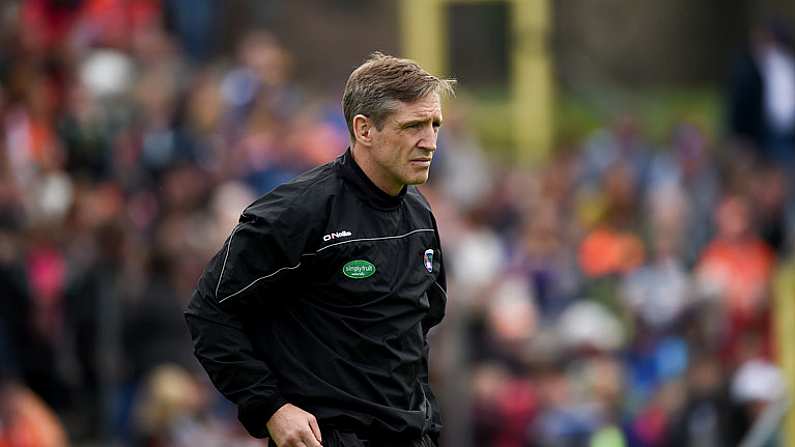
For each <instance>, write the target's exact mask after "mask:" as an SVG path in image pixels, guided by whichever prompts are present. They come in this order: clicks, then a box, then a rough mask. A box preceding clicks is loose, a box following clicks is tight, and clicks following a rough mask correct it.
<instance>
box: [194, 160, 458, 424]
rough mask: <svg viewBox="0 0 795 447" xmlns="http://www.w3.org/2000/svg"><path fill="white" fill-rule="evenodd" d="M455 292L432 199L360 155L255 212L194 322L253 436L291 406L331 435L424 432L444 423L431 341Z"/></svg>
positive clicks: (270, 198)
mask: <svg viewBox="0 0 795 447" xmlns="http://www.w3.org/2000/svg"><path fill="white" fill-rule="evenodd" d="M445 290H446V282H445V273H444V268H443V265H442V253H441V250H440V243H439V236H438V231H437V227H436V222H435V220H434V217H433V215H432V214H431V209H430V207H429V205H428V202H427V201H426V200H425V198H424V197H423V196H422V195H421V194H420V193H419V191H417V189H416V188H414V187H411V186H410V187H407V188H404V190H403V191H402V192H401V194H400V195H399V196H397V197H392V196H389V195H388V194H386V193H384V192H383V191H381V190H380V189H378V188H377V187H376V186H375V185H374V184H373V183H372V182H371V181H370V180H369V178H367V176H366V175H365V174H364V172H363V171H362V170H361V168H359V167H358V166H357V165H356V164H355V162H354V161H353V157H352V156H351V153H350V150H349V151H347V152H346V153H345V154H344V155H342V156H340V157H339V158H338V159H337V160H335V161H334V162H332V163H328V164H326V165H323V166H319V167H317V168H315V169H313V170H311V171H308V172H306V173H304V174H302V175H301V176H299V177H298V178H296V179H295V180H293V181H291V182H289V183H287V184H284V185H281V186H279V187H277V188H276V189H274V190H273V191H271V192H270V193H268V194H266V195H265V196H263V197H261V198H260V199H258V200H257V201H256V202H254V203H253V204H252V205H250V206H249V207H248V208H246V209H245V210H244V211H243V214H242V216H241V218H240V223H239V224H238V225H237V226H236V227H235V229H234V230H233V231H232V234H231V235H230V236H229V238H228V239H227V241H226V243H225V244H224V247H223V248H222V249H221V250H220V251H219V252H218V254H217V255H216V256H215V257H214V258H213V259H212V260H211V261H210V264H209V265H208V267H207V269H206V271H205V273H204V275H202V277H201V279H200V280H199V284H198V287H197V289H196V291H195V292H194V295H193V298H192V300H191V302H190V304H189V305H188V307H187V309H186V312H185V316H186V319H187V322H188V326H189V327H190V331H191V335H192V337H193V342H194V346H195V353H196V356H197V357H198V359H199V361H200V362H201V363H202V365H203V366H204V368H205V369H206V370H207V372H208V373H209V375H210V378H211V379H212V381H213V383H214V384H215V386H216V387H217V388H218V389H219V390H220V391H221V392H222V393H223V394H224V395H225V396H226V397H227V398H228V399H230V400H231V401H233V402H234V403H235V404H237V405H238V410H239V412H238V417H239V419H240V421H241V422H242V423H243V425H244V426H245V427H246V429H247V430H248V431H249V433H250V434H251V435H252V436H255V437H264V436H267V430H266V427H265V424H266V422H267V421H268V419H269V418H270V417H271V415H272V414H273V413H274V412H275V411H276V410H277V409H278V408H279V407H280V406H281V405H283V404H285V403H287V402H289V403H292V404H294V405H296V406H298V407H300V408H302V409H304V410H306V411H308V412H310V413H312V414H314V415H315V416H316V417H317V419H318V421H319V424H320V426H321V428H323V427H328V428H340V429H349V430H354V431H362V432H366V433H373V434H376V435H394V436H407V437H417V436H419V435H420V434H422V433H429V434H437V433H438V432H439V430H440V428H441V425H440V420H439V411H438V406H437V404H436V401H435V399H434V396H433V394H432V392H431V390H430V387H429V385H428V345H427V342H426V337H427V334H428V330H429V329H430V328H431V327H433V326H434V325H436V324H437V323H439V322H440V321H441V319H442V317H443V315H444V308H445V303H446V292H445Z"/></svg>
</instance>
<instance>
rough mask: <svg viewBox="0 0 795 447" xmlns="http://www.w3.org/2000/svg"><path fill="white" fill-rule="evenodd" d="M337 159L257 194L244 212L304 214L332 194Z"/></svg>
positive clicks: (314, 208) (338, 183)
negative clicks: (259, 194) (256, 197)
mask: <svg viewBox="0 0 795 447" xmlns="http://www.w3.org/2000/svg"><path fill="white" fill-rule="evenodd" d="M337 163H338V161H337V160H334V161H331V162H329V163H326V164H323V165H320V166H317V167H315V168H312V169H310V170H308V171H306V172H304V173H302V174H299V175H298V176H297V177H295V178H293V179H292V180H290V181H288V182H286V183H283V184H281V185H279V186H277V187H276V188H274V189H273V190H271V191H270V192H267V193H265V194H264V195H262V196H260V197H259V198H258V199H257V200H255V201H254V203H252V204H251V205H249V206H248V207H247V208H246V209H245V211H244V212H243V213H244V214H251V215H254V216H262V215H265V214H273V213H279V214H283V213H290V214H299V215H307V214H310V213H311V212H312V210H317V209H322V207H320V205H321V204H322V203H324V202H325V201H326V200H327V198H328V197H329V196H331V195H333V194H334V191H336V189H337V186H339V185H340V179H339V176H338V175H337Z"/></svg>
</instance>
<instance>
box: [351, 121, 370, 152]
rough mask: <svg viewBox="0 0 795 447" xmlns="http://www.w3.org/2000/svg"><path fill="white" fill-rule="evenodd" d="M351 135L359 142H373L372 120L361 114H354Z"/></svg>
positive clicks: (366, 144) (366, 143)
mask: <svg viewBox="0 0 795 447" xmlns="http://www.w3.org/2000/svg"><path fill="white" fill-rule="evenodd" d="M353 136H354V137H355V138H356V142H358V143H359V144H362V145H365V146H369V145H371V144H372V143H373V122H372V121H370V119H369V118H367V117H366V116H364V115H362V114H358V115H356V116H354V117H353Z"/></svg>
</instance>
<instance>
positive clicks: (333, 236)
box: [323, 230, 351, 242]
mask: <svg viewBox="0 0 795 447" xmlns="http://www.w3.org/2000/svg"><path fill="white" fill-rule="evenodd" d="M350 235H351V232H350V231H346V230H342V231H337V232H335V233H329V234H327V235H325V236H323V242H328V241H330V240H332V239H339V238H341V237H348V236H350Z"/></svg>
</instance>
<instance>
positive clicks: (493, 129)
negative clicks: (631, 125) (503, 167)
mask: <svg viewBox="0 0 795 447" xmlns="http://www.w3.org/2000/svg"><path fill="white" fill-rule="evenodd" d="M459 98H461V99H463V100H464V101H466V102H467V103H468V104H470V106H469V108H470V117H469V118H470V119H469V122H470V125H471V127H472V128H473V130H474V131H475V132H476V134H477V135H478V136H479V137H480V138H481V141H482V142H483V145H484V147H485V148H486V150H487V151H489V152H493V153H494V155H498V156H500V158H506V159H511V158H512V150H513V147H514V144H513V141H512V131H511V129H512V126H513V117H512V111H511V107H510V103H509V102H508V93H507V91H506V90H505V89H496V88H495V89H485V90H480V91H465V92H460V93H459ZM721 105H722V98H721V97H720V95H719V92H718V90H717V89H715V88H711V87H693V88H684V87H666V88H655V89H647V90H643V91H640V90H633V91H628V90H619V89H609V88H600V89H597V88H593V89H589V90H588V91H583V92H577V93H574V92H567V91H559V92H558V94H557V97H556V105H555V111H554V122H555V129H554V136H555V143H554V146H555V147H560V146H564V145H565V146H572V145H577V144H578V143H579V142H581V141H583V139H585V138H586V137H587V136H588V135H589V134H590V133H591V132H592V131H594V130H595V129H598V128H600V127H602V126H605V125H609V124H610V123H611V122H613V121H615V120H616V119H617V118H618V117H620V116H622V115H626V114H629V115H631V116H634V117H635V119H636V120H637V122H638V123H639V125H640V127H641V129H642V130H643V132H644V134H645V135H647V137H648V138H650V139H651V141H652V142H654V143H658V144H663V143H665V142H667V141H668V139H669V136H670V132H671V129H672V128H673V127H674V126H675V125H676V124H678V123H681V122H683V121H687V122H690V123H693V124H695V125H697V126H699V127H700V128H701V129H703V130H704V131H705V132H706V133H707V135H709V136H710V137H715V136H716V135H719V133H720V131H721V129H720V120H721V113H722V111H721Z"/></svg>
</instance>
